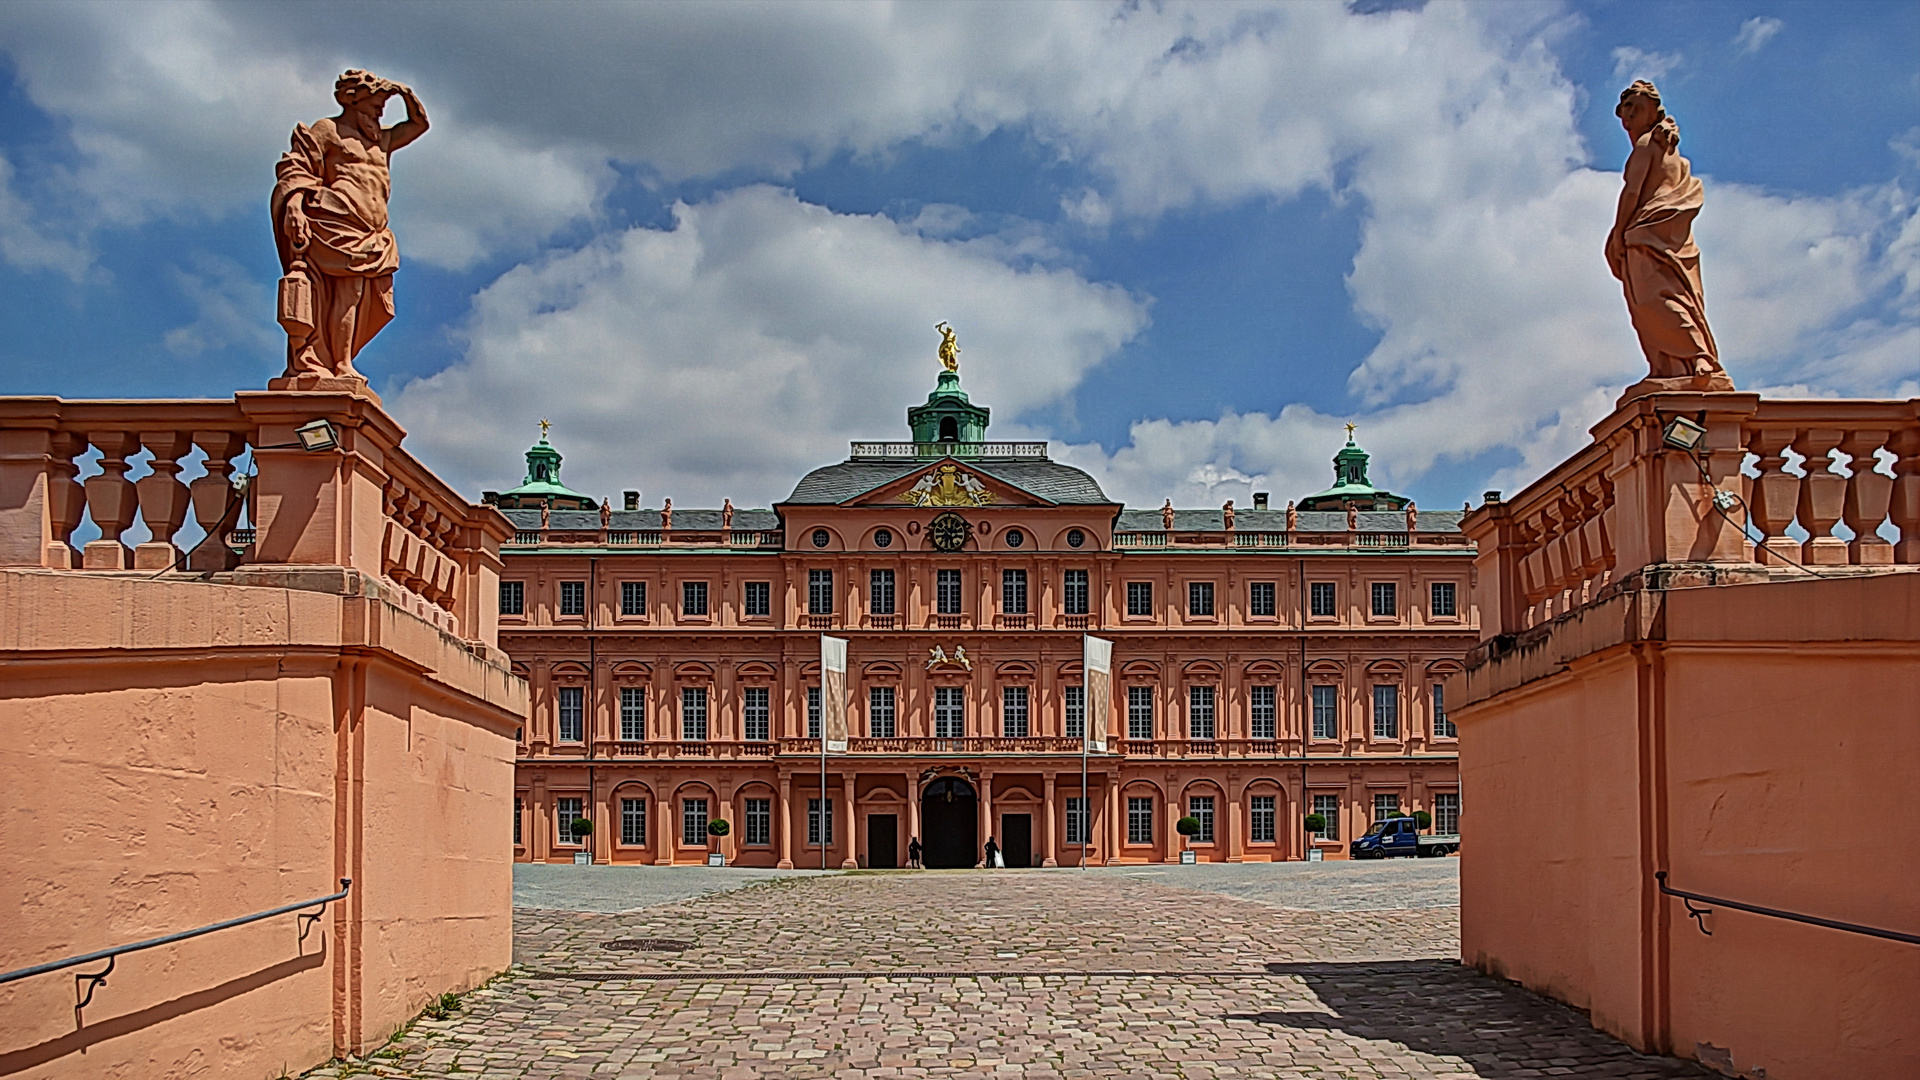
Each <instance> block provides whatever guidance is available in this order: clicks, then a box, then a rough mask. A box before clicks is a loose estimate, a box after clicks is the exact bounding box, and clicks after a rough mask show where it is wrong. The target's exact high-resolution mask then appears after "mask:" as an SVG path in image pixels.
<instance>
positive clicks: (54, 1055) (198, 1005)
mask: <svg viewBox="0 0 1920 1080" xmlns="http://www.w3.org/2000/svg"><path fill="white" fill-rule="evenodd" d="M326 961H327V949H326V939H325V938H322V939H321V947H320V948H319V949H318V950H316V951H314V952H310V953H305V954H303V955H300V956H293V957H288V958H287V959H285V960H282V961H281V962H279V963H277V964H274V965H272V966H270V967H264V968H261V969H260V970H259V971H256V972H253V973H252V974H249V975H242V976H240V977H239V978H237V979H229V980H227V981H226V982H223V983H221V984H220V985H218V986H210V987H208V988H206V989H205V990H196V991H194V992H192V993H190V994H182V995H180V996H179V997H177V998H173V999H172V1000H170V1001H162V1002H160V1003H159V1004H157V1005H150V1006H148V1007H147V1008H144V1009H140V1010H138V1011H136V1012H130V1013H126V1014H123V1015H120V1016H109V1017H107V1018H106V1019H104V1020H95V1021H91V1022H86V1021H84V1020H83V1022H82V1023H81V1024H80V1026H78V1027H76V1028H75V1029H74V1030H73V1031H70V1032H68V1033H67V1034H65V1035H62V1036H60V1037H59V1038H57V1039H48V1040H47V1041H45V1042H43V1043H40V1044H39V1045H38V1046H28V1047H23V1048H21V1049H19V1050H15V1051H12V1052H11V1053H6V1054H0V1076H12V1075H13V1074H15V1073H18V1072H25V1071H26V1070H28V1069H31V1068H33V1067H34V1066H36V1065H45V1064H46V1063H47V1062H49V1061H55V1060H58V1059H60V1058H63V1057H65V1056H67V1055H68V1054H72V1053H76V1052H78V1053H85V1052H86V1051H87V1048H88V1047H91V1046H95V1045H97V1044H99V1043H103V1042H106V1041H107V1040H108V1039H117V1038H119V1037H120V1036H122V1035H129V1034H132V1033H133V1032H136V1031H143V1030H145V1029H147V1028H150V1027H152V1026H154V1025H155V1024H160V1023H164V1022H166V1021H168V1020H172V1019H174V1018H175V1017H179V1016H185V1015H186V1014H188V1013H191V1012H197V1011H199V1010H201V1009H205V1008H208V1007H210V1006H213V1005H218V1004H220V1003H221V1002H223V1001H227V1000H230V999H232V998H236V997H239V996H240V995H242V994H247V993H251V992H253V991H255V990H258V989H260V988H261V987H263V986H267V985H269V984H271V983H276V982H279V981H280V980H281V979H284V978H287V977H289V976H292V975H297V974H299V973H300V972H302V971H311V970H313V969H314V968H317V967H319V966H320V965H322V964H324V963H326ZM67 974H68V973H64V972H61V973H55V975H52V976H47V977H49V978H54V977H62V976H65V975H67ZM103 985H104V984H103ZM101 1004H102V1002H101V1001H100V1000H99V999H96V1001H95V1003H94V1004H93V1005H91V1006H89V1008H88V1011H91V1012H94V1013H96V1014H97V1013H100V1012H102V1011H104V1010H102V1009H101V1007H100V1006H101ZM75 1014H76V1016H77V1015H79V1010H75Z"/></svg>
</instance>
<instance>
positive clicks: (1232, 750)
mask: <svg viewBox="0 0 1920 1080" xmlns="http://www.w3.org/2000/svg"><path fill="white" fill-rule="evenodd" d="M597 746H598V748H599V751H600V752H601V753H603V754H605V755H606V757H607V758H610V759H623V760H624V759H636V758H643V759H651V760H677V759H691V760H700V761H716V760H738V759H742V758H768V757H772V756H774V755H776V754H778V755H780V756H783V757H791V756H795V755H800V756H818V755H819V753H820V740H819V739H758V740H755V739H749V740H744V741H743V740H729V739H706V740H678V741H675V740H658V741H650V742H632V741H623V742H607V743H599V744H597ZM1108 746H1109V748H1110V750H1109V753H1110V754H1119V755H1123V756H1125V757H1129V758H1153V759H1162V760H1165V759H1207V760H1217V759H1221V758H1252V759H1261V758H1267V759H1271V758H1287V759H1296V758H1298V757H1299V756H1300V744H1299V741H1298V740H1286V739H1238V738H1234V739H1114V740H1111V741H1109V743H1108ZM846 752H847V753H848V754H853V755H863V754H867V755H881V754H894V755H907V756H914V755H981V754H996V755H997V754H1015V755H1017V754H1075V755H1077V754H1079V753H1080V739H1079V738H1078V737H1061V736H1053V735H1034V736H1023V737H1009V736H998V735H967V736H960V737H954V738H937V737H932V736H923V735H903V736H898V737H855V738H851V739H849V740H847V750H846ZM836 756H838V755H837V754H836ZM561 760H566V761H571V762H576V763H577V762H583V761H585V760H586V759H585V758H584V757H581V756H574V755H565V756H563V757H562V758H561Z"/></svg>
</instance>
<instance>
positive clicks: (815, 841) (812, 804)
mask: <svg viewBox="0 0 1920 1080" xmlns="http://www.w3.org/2000/svg"><path fill="white" fill-rule="evenodd" d="M807 843H809V844H812V845H814V846H816V847H817V846H819V845H820V844H822V843H826V844H831V843H833V800H832V799H828V800H827V805H826V813H825V814H822V813H821V812H820V800H819V799H808V800H807Z"/></svg>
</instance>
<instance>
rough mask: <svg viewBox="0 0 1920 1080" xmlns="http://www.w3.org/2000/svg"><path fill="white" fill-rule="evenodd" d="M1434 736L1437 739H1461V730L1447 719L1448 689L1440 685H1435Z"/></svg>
mask: <svg viewBox="0 0 1920 1080" xmlns="http://www.w3.org/2000/svg"><path fill="white" fill-rule="evenodd" d="M1433 735H1434V738H1437V739H1457V738H1459V737H1460V729H1459V728H1456V727H1454V726H1453V721H1451V720H1449V719H1447V688H1446V687H1445V686H1444V685H1442V684H1440V683H1434V684H1433Z"/></svg>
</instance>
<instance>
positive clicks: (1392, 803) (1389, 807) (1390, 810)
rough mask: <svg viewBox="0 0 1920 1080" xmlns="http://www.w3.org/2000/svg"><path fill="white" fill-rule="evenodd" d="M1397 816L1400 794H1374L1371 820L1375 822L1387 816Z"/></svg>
mask: <svg viewBox="0 0 1920 1080" xmlns="http://www.w3.org/2000/svg"><path fill="white" fill-rule="evenodd" d="M1399 816H1400V796H1398V795H1375V796H1374V797H1373V820H1374V821H1375V822H1381V821H1385V820H1387V819H1388V818H1397V817H1399Z"/></svg>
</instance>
